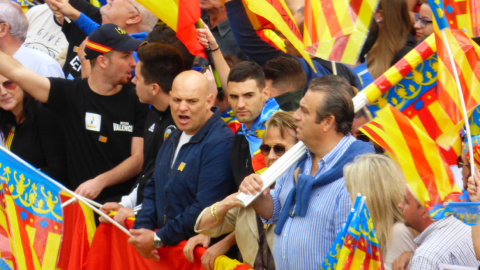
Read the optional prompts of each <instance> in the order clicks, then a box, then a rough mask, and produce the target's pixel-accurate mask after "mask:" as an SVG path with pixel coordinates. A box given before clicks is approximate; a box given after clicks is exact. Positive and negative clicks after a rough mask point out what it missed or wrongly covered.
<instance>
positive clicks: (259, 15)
mask: <svg viewBox="0 0 480 270" xmlns="http://www.w3.org/2000/svg"><path fill="white" fill-rule="evenodd" d="M243 3H244V6H245V10H246V11H247V15H248V17H249V19H250V22H252V25H253V27H254V29H255V30H259V29H260V28H262V29H273V27H274V29H276V30H277V31H279V32H280V33H282V34H283V36H284V37H285V38H286V39H288V40H289V41H290V43H292V45H293V46H294V47H295V48H296V49H297V50H298V52H299V53H300V54H301V55H302V57H303V58H304V59H305V60H306V61H307V62H308V63H309V64H310V66H312V67H313V63H312V59H311V58H310V55H309V54H308V53H307V52H305V46H304V45H303V36H302V33H301V32H300V30H299V29H298V26H297V25H296V23H295V20H294V19H293V16H292V13H291V12H290V9H289V8H288V6H287V4H286V3H285V0H243ZM252 14H255V15H256V16H253V15H252ZM263 19H265V20H266V21H267V22H266V21H264V20H263Z"/></svg>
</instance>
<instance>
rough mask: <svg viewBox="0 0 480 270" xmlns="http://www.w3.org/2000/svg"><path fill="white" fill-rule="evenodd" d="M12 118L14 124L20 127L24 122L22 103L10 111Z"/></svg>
mask: <svg viewBox="0 0 480 270" xmlns="http://www.w3.org/2000/svg"><path fill="white" fill-rule="evenodd" d="M11 112H12V114H13V116H15V122H16V123H17V124H18V125H20V124H22V123H23V121H25V115H24V113H23V103H21V104H19V105H18V106H17V107H15V108H14V109H13V110H12V111H11Z"/></svg>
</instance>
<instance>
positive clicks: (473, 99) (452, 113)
mask: <svg viewBox="0 0 480 270" xmlns="http://www.w3.org/2000/svg"><path fill="white" fill-rule="evenodd" d="M435 29H436V30H435V31H436V33H435V35H436V39H435V40H436V43H437V48H438V52H437V54H438V64H439V67H438V95H439V99H440V101H441V104H442V106H443V107H444V109H445V111H447V112H448V116H449V118H450V119H451V121H452V122H453V123H454V124H458V123H462V122H463V114H462V112H461V101H460V97H459V94H458V86H457V84H456V82H455V78H454V76H453V67H452V65H451V62H450V59H449V57H448V53H447V50H446V47H445V42H448V44H449V45H450V48H451V50H452V54H453V58H454V60H455V66H456V68H457V71H458V76H459V79H460V84H461V88H462V91H463V98H464V100H465V107H466V109H467V111H471V110H472V109H473V108H474V107H475V106H476V105H477V104H478V103H479V102H480V64H479V63H480V47H479V46H478V45H477V44H475V43H474V42H472V40H471V39H469V38H468V37H467V36H466V34H465V33H464V32H463V31H461V30H450V29H448V28H445V29H444V30H443V31H445V36H446V38H447V40H446V41H445V40H443V39H442V38H441V34H440V33H438V31H439V30H438V28H435Z"/></svg>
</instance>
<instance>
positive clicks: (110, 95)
mask: <svg viewBox="0 0 480 270" xmlns="http://www.w3.org/2000/svg"><path fill="white" fill-rule="evenodd" d="M143 43H144V42H142V41H139V40H137V39H134V38H131V37H130V36H129V35H128V34H127V33H126V32H125V30H123V29H122V28H120V27H118V26H116V25H113V24H106V25H103V26H101V27H99V28H98V29H97V30H95V31H94V32H92V34H91V35H90V36H89V37H88V42H87V45H86V49H85V52H86V54H87V56H86V57H87V58H88V59H90V60H91V65H92V75H91V76H90V78H88V79H84V80H75V81H70V80H65V79H57V78H45V77H42V76H40V75H37V74H36V73H34V72H32V71H30V70H28V69H26V68H25V67H23V66H22V65H21V64H19V63H18V62H17V61H15V60H14V59H13V58H11V57H10V56H8V55H6V54H5V53H4V52H0V63H2V64H1V65H0V74H1V75H3V76H5V77H7V78H9V79H11V80H12V81H14V82H16V83H18V84H19V85H20V87H21V88H22V89H23V90H25V91H27V92H28V93H29V94H31V95H32V96H33V97H34V98H35V99H37V100H39V101H41V102H43V103H45V104H46V106H47V107H48V108H50V109H51V110H53V111H54V112H56V113H57V114H58V115H59V116H60V118H61V122H62V125H63V130H64V135H65V139H66V153H67V157H66V158H67V166H68V176H69V179H68V180H69V181H68V183H65V184H66V185H67V186H69V187H70V188H74V189H76V190H75V192H77V193H78V194H80V195H83V196H85V197H88V198H90V199H97V200H98V201H101V202H104V201H115V200H118V199H119V198H120V196H121V195H122V194H125V193H127V192H128V191H129V190H130V188H131V186H132V184H133V181H129V180H133V179H134V178H135V176H136V175H137V174H139V173H140V171H141V169H142V163H143V137H142V136H143V124H144V121H145V115H146V112H147V107H146V105H143V104H141V103H140V102H139V100H138V97H137V96H136V94H135V89H134V88H133V86H132V85H131V84H129V80H130V78H131V76H132V75H131V72H132V71H133V70H134V68H135V65H136V63H135V59H134V58H133V56H132V52H133V51H134V50H136V49H137V48H138V47H140V46H142V45H143Z"/></svg>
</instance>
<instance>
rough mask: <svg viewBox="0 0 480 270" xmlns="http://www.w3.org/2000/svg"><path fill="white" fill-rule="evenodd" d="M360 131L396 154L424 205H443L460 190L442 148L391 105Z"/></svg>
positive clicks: (378, 113) (398, 161) (411, 185)
mask: <svg viewBox="0 0 480 270" xmlns="http://www.w3.org/2000/svg"><path fill="white" fill-rule="evenodd" d="M360 130H361V131H362V132H363V133H364V134H366V135H367V136H368V137H370V138H371V139H372V140H373V141H375V142H376V143H377V144H379V145H380V146H381V147H383V148H384V149H385V150H386V151H388V152H389V153H390V154H391V155H392V157H393V158H394V160H395V161H396V162H397V164H399V165H400V168H401V169H402V171H403V173H404V174H405V179H406V180H407V183H408V185H409V186H410V189H411V190H412V192H413V194H414V195H415V196H416V197H417V199H418V200H419V202H420V203H421V204H422V205H424V206H426V207H427V208H429V207H432V206H433V205H434V204H441V203H443V201H444V200H445V198H446V197H447V195H449V194H450V193H451V192H457V191H458V192H459V191H460V189H459V188H458V186H456V185H455V181H454V179H453V174H452V172H451V170H450V167H449V166H448V165H447V164H446V163H445V162H444V160H443V159H442V156H441V154H440V151H439V149H438V145H437V144H436V143H435V142H434V141H433V140H432V139H431V138H430V137H429V136H428V135H427V134H426V133H425V132H424V131H422V130H421V129H420V128H418V127H417V126H416V125H415V123H414V122H413V121H411V120H410V119H408V118H407V117H406V116H405V115H404V114H402V113H401V112H399V111H398V110H397V109H395V108H394V107H392V106H391V105H387V106H385V107H384V108H383V109H381V110H380V111H378V112H377V117H376V118H375V119H374V120H373V121H371V122H370V123H368V124H366V125H365V126H363V127H362V128H360Z"/></svg>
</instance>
